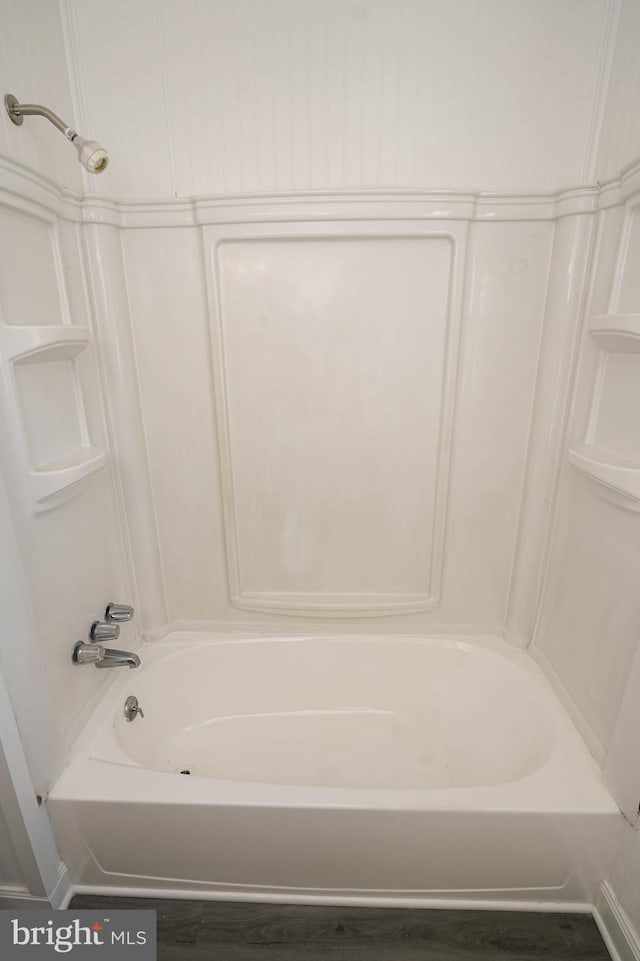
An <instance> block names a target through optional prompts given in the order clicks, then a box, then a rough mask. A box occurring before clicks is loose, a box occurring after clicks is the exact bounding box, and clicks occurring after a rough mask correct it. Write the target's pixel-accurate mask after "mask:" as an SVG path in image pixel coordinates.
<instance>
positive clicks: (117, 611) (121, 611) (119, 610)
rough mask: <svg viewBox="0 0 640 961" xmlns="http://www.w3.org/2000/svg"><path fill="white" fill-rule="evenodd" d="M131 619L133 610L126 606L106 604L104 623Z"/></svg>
mask: <svg viewBox="0 0 640 961" xmlns="http://www.w3.org/2000/svg"><path fill="white" fill-rule="evenodd" d="M132 618H133V608H132V607H130V606H129V605H128V604H107V609H106V611H105V612H104V619H105V621H116V622H118V623H120V622H122V621H130V620H131V619H132Z"/></svg>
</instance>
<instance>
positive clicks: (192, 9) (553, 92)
mask: <svg viewBox="0 0 640 961" xmlns="http://www.w3.org/2000/svg"><path fill="white" fill-rule="evenodd" d="M616 3H617V0H563V2H562V3H560V4H559V3H557V2H556V0H538V2H536V3H531V2H528V0H515V2H514V0H484V2H483V3H478V2H477V0H460V2H456V3H451V2H450V0H349V2H346V0H323V2H321V3H319V2H317V0H179V2H178V0H111V2H110V3H108V4H105V3H103V2H102V0H63V10H64V11H65V16H66V20H67V27H68V34H69V38H70V55H71V56H70V60H71V72H72V76H73V77H74V81H75V82H74V87H75V89H76V91H77V99H78V113H79V116H80V118H81V122H82V125H83V128H85V129H87V130H88V131H90V132H91V136H94V137H96V138H97V139H99V140H101V141H102V142H104V143H105V144H106V145H107V146H108V148H109V151H110V155H111V165H110V167H109V168H108V170H107V171H106V172H105V173H104V174H103V175H101V176H100V177H99V178H91V181H90V185H89V180H88V178H87V177H86V176H85V182H86V186H87V189H89V190H91V191H92V192H93V191H96V192H98V193H100V194H102V195H106V196H111V197H121V198H144V197H187V196H192V195H206V194H263V193H273V192H289V191H303V190H327V189H341V188H349V189H353V188H357V187H363V186H387V187H428V188H439V187H443V188H455V189H461V188H467V187H468V188H473V189H483V190H503V191H504V190H517V189H523V188H524V189H545V188H549V187H556V188H557V187H560V186H566V185H568V184H576V183H582V182H584V181H585V180H588V179H590V178H591V176H592V166H593V152H594V149H595V147H594V144H595V142H596V140H597V133H598V125H599V118H600V116H601V109H600V103H601V97H602V96H603V93H604V74H605V72H606V71H605V70H604V67H605V65H606V61H607V56H606V55H607V42H608V40H609V37H610V33H611V30H612V24H613V22H614V20H615V17H614V15H613V14H614V12H615V10H616V9H617V7H616ZM121 64H126V65H127V67H126V69H125V70H123V69H120V66H119V65H121Z"/></svg>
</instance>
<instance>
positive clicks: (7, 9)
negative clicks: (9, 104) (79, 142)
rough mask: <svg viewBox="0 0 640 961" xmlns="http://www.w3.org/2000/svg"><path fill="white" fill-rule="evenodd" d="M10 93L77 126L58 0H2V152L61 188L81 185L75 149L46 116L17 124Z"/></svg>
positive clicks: (0, 113)
mask: <svg viewBox="0 0 640 961" xmlns="http://www.w3.org/2000/svg"><path fill="white" fill-rule="evenodd" d="M5 93H12V94H13V95H14V96H15V97H17V98H18V100H20V101H22V102H23V103H43V104H45V105H46V106H48V107H49V108H50V109H51V110H53V111H54V112H55V113H57V114H59V115H60V116H61V117H62V119H63V120H66V121H67V122H68V123H69V124H71V125H72V126H73V125H74V123H75V122H76V118H75V117H74V109H73V101H72V96H71V90H70V86H69V74H68V70H67V56H66V50H65V42H64V30H63V24H62V20H61V16H60V8H59V5H58V4H57V3H55V2H47V3H43V2H42V0H0V154H2V155H4V156H5V157H9V158H10V159H11V160H15V161H17V162H18V163H21V164H25V165H26V166H27V167H30V168H32V169H33V170H34V171H36V172H37V173H38V174H39V175H40V176H42V177H47V178H48V179H49V180H52V181H53V182H54V183H56V184H58V185H60V186H62V185H63V186H65V187H70V188H72V189H74V190H78V189H80V187H81V184H82V179H81V167H80V164H79V163H78V159H77V154H76V151H75V150H74V149H73V147H71V146H70V144H68V143H65V140H64V138H63V137H62V135H61V134H60V133H59V132H58V131H57V130H56V129H55V128H54V127H53V126H52V125H51V124H50V123H48V122H47V121H46V120H45V119H44V118H42V117H27V118H26V119H25V121H24V123H23V124H22V126H21V127H16V125H15V124H13V123H12V122H11V120H9V117H8V116H7V114H6V111H5V108H4V102H3V101H4V95H5Z"/></svg>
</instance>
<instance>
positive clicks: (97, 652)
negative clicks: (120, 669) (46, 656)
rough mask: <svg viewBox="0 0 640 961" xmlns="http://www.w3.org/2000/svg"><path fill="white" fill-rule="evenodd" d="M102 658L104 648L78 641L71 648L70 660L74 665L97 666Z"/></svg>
mask: <svg viewBox="0 0 640 961" xmlns="http://www.w3.org/2000/svg"><path fill="white" fill-rule="evenodd" d="M103 657H104V647H95V646H94V645H93V644H85V643H84V641H78V642H77V643H76V644H75V645H74V648H73V654H72V655H71V660H72V661H73V663H74V664H97V663H98V662H99V661H101V660H102V659H103Z"/></svg>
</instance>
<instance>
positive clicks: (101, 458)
mask: <svg viewBox="0 0 640 961" xmlns="http://www.w3.org/2000/svg"><path fill="white" fill-rule="evenodd" d="M89 342H90V334H89V330H88V328H86V327H78V326H75V325H72V324H63V325H56V326H53V325H49V326H46V325H26V324H25V325H11V324H0V354H1V355H2V358H3V359H4V362H5V364H6V369H7V373H8V375H9V376H8V378H7V380H6V386H7V390H8V391H9V396H8V400H9V410H10V412H11V413H10V420H11V421H12V425H11V426H12V432H13V434H14V435H15V438H16V444H17V445H18V446H19V447H21V448H22V450H23V452H24V454H23V459H24V461H25V464H24V466H25V470H26V473H27V477H28V483H29V488H30V494H31V508H32V510H33V511H34V512H35V513H41V512H42V511H46V510H49V509H50V508H52V507H57V505H58V504H62V503H64V502H65V501H67V500H70V499H71V498H72V497H75V495H76V494H79V493H80V492H81V491H82V490H83V489H84V488H85V487H87V486H88V484H89V482H90V480H91V478H92V476H93V475H94V474H96V473H97V471H99V470H100V469H101V468H102V467H104V465H105V464H106V462H107V455H106V452H105V451H103V450H101V449H100V448H99V447H94V446H93V445H91V444H90V443H89V442H88V438H86V434H85V428H84V426H83V425H84V408H83V405H82V400H81V398H80V395H79V394H78V393H77V384H76V381H75V377H76V374H75V369H74V368H73V367H70V369H69V372H68V374H67V373H64V374H63V375H62V376H63V377H64V378H65V380H64V383H65V384H66V383H68V384H69V387H68V390H69V391H71V392H72V393H73V395H75V397H76V400H75V415H76V418H77V423H76V425H75V433H76V434H77V437H78V442H79V446H77V447H73V449H71V450H65V447H67V446H71V445H69V437H70V434H71V433H73V426H72V425H71V429H70V423H69V422H67V424H66V427H67V431H66V433H65V431H64V430H62V431H61V435H60V438H59V442H58V444H56V445H54V449H55V446H57V447H58V448H59V449H60V452H59V454H57V456H55V457H53V458H52V459H50V460H47V462H46V463H41V464H39V463H35V464H34V462H33V460H32V459H31V456H30V454H29V451H30V449H31V448H32V445H31V443H30V441H33V440H34V431H35V439H36V446H37V435H38V432H41V431H43V430H46V428H44V427H41V426H36V425H37V424H38V418H37V415H36V416H35V417H34V416H33V413H32V416H31V417H29V418H27V419H25V417H24V410H25V407H24V404H25V396H26V395H25V394H23V393H22V392H21V391H20V389H19V387H18V384H17V382H16V378H15V376H14V373H13V369H14V368H18V367H23V366H25V365H38V366H39V367H40V368H41V373H42V375H44V374H45V372H46V371H45V365H47V364H50V363H55V362H58V361H73V360H74V359H75V358H76V357H77V356H78V354H80V353H81V352H82V351H83V350H84V349H85V347H87V345H88V344H89ZM25 373H26V371H25ZM32 373H33V376H34V378H35V380H30V381H29V382H27V383H24V384H23V390H25V391H29V390H32V396H33V398H34V400H33V405H34V406H33V409H34V410H35V411H36V412H37V410H38V407H37V405H38V404H42V403H43V400H42V396H41V394H42V387H40V388H36V389H35V390H34V385H35V384H36V382H37V383H39V384H43V383H46V380H41V376H40V373H38V372H37V371H36V370H35V369H34V370H33V371H32ZM67 378H68V380H67ZM50 402H51V403H52V404H55V402H56V396H55V394H52V396H51V398H50ZM64 416H66V417H67V421H68V418H69V411H65V412H64ZM71 416H72V417H73V414H71ZM30 431H31V435H30V434H29V432H30ZM49 446H51V445H49Z"/></svg>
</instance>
